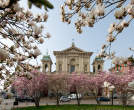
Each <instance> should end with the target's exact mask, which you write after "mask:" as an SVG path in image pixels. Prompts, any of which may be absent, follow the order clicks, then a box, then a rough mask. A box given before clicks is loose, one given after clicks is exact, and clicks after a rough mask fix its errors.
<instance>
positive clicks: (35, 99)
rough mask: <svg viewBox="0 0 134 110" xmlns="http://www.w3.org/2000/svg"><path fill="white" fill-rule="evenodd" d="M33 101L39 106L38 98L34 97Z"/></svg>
mask: <svg viewBox="0 0 134 110" xmlns="http://www.w3.org/2000/svg"><path fill="white" fill-rule="evenodd" d="M34 103H35V106H36V107H39V106H40V104H39V103H40V98H34Z"/></svg>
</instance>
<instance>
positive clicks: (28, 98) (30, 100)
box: [15, 96, 34, 102]
mask: <svg viewBox="0 0 134 110" xmlns="http://www.w3.org/2000/svg"><path fill="white" fill-rule="evenodd" d="M15 101H18V102H34V99H33V98H31V97H20V96H17V97H15Z"/></svg>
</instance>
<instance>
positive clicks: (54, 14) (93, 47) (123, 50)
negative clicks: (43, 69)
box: [21, 0, 134, 71]
mask: <svg viewBox="0 0 134 110" xmlns="http://www.w3.org/2000/svg"><path fill="white" fill-rule="evenodd" d="M61 1H62V0H51V3H52V4H53V5H54V9H53V10H49V12H48V15H49V18H48V21H47V23H46V24H45V29H44V31H47V32H49V33H50V34H51V36H52V37H51V38H50V39H48V40H46V41H45V43H44V44H43V45H40V46H39V47H40V49H41V52H42V55H41V56H40V57H38V61H39V63H41V62H40V60H41V58H42V57H43V55H45V54H46V52H47V50H48V52H49V54H50V56H51V58H52V61H53V63H54V64H55V57H54V55H53V51H56V50H63V49H65V48H68V47H70V46H71V44H72V39H74V42H75V45H76V46H77V47H78V48H81V49H83V50H85V51H90V52H94V53H93V55H92V56H91V62H90V63H92V61H93V59H94V58H95V56H96V54H97V52H99V50H100V48H101V46H102V44H104V43H105V42H106V35H107V34H108V32H107V30H108V27H109V25H110V23H113V22H116V21H115V19H114V16H108V17H106V18H105V19H103V20H102V21H100V22H98V23H97V24H95V26H94V27H93V28H89V27H85V28H83V33H82V34H78V33H77V32H76V30H75V27H74V24H73V23H71V24H70V25H68V24H66V23H63V22H61V20H60V4H61ZM21 5H23V6H24V7H26V0H23V2H22V1H21ZM32 11H33V12H34V13H35V14H36V13H37V14H38V13H44V10H41V9H38V8H36V7H32ZM73 19H75V18H73ZM133 24H134V22H131V24H130V26H129V27H128V28H127V29H125V30H124V31H123V32H122V33H121V34H120V35H118V37H117V40H116V41H115V42H114V43H113V44H112V50H114V51H115V52H116V55H117V56H123V57H129V56H131V55H132V54H133V52H131V51H130V50H129V49H128V48H129V47H134V45H133V44H134V25H133ZM54 64H53V70H55V65H54ZM90 67H91V71H92V65H91V66H90ZM110 67H111V63H110V61H105V65H104V69H105V70H108V68H110Z"/></svg>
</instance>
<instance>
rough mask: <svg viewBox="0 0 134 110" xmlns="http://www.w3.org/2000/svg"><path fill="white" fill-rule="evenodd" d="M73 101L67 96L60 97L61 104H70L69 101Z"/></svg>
mask: <svg viewBox="0 0 134 110" xmlns="http://www.w3.org/2000/svg"><path fill="white" fill-rule="evenodd" d="M70 100H71V99H70V98H68V97H67V96H61V97H60V101H61V102H68V101H70Z"/></svg>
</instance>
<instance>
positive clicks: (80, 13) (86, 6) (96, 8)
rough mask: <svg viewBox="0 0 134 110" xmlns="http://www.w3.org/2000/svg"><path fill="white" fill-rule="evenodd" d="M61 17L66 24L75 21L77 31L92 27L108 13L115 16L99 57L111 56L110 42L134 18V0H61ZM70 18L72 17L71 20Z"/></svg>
mask: <svg viewBox="0 0 134 110" xmlns="http://www.w3.org/2000/svg"><path fill="white" fill-rule="evenodd" d="M63 1H64V3H63V5H62V6H61V19H62V21H63V22H67V23H68V24H70V23H71V21H72V22H74V21H75V23H74V24H75V27H76V30H77V32H78V33H82V28H83V27H86V26H88V27H93V26H94V25H95V23H98V22H100V21H101V20H104V18H105V17H107V16H109V15H110V14H111V15H113V16H114V17H115V21H111V23H112V24H110V27H109V29H108V35H107V43H106V44H104V45H103V46H102V50H101V53H100V54H99V56H101V57H106V56H109V57H113V53H111V52H109V50H110V49H111V44H112V42H114V41H115V40H116V38H117V35H118V34H120V33H121V32H122V31H123V30H124V29H125V28H127V27H128V26H129V25H130V23H131V22H132V20H133V18H134V0H63ZM72 18H74V19H73V20H72ZM115 22H116V23H115Z"/></svg>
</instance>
